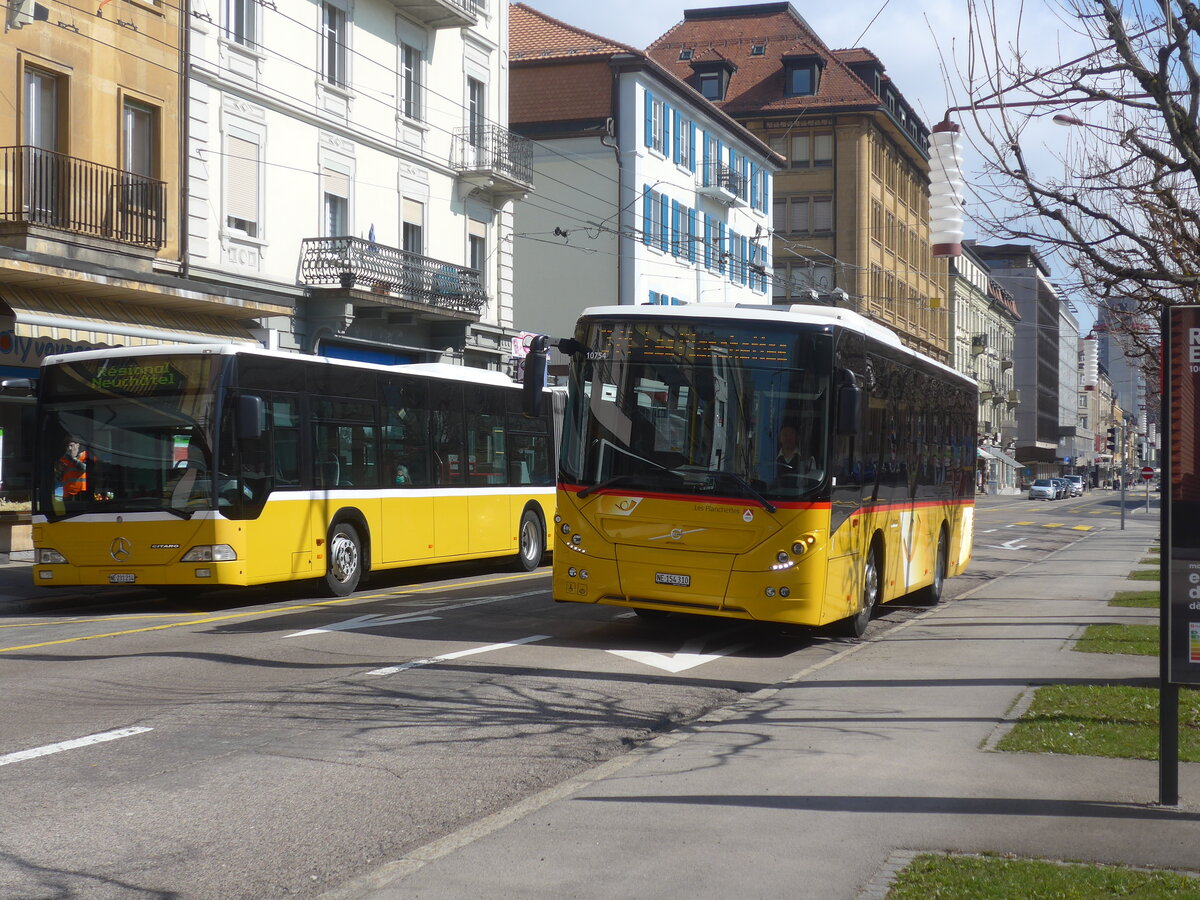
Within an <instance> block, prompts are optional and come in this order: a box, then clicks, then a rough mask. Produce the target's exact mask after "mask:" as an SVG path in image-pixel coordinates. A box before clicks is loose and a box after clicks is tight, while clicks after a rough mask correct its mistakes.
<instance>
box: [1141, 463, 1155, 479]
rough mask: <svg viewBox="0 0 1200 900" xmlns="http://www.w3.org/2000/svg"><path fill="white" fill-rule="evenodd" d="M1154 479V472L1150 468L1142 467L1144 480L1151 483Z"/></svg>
mask: <svg viewBox="0 0 1200 900" xmlns="http://www.w3.org/2000/svg"><path fill="white" fill-rule="evenodd" d="M1153 477H1154V470H1153V469H1152V468H1150V467H1149V466H1142V480H1143V481H1149V480H1150V479H1151V478H1153Z"/></svg>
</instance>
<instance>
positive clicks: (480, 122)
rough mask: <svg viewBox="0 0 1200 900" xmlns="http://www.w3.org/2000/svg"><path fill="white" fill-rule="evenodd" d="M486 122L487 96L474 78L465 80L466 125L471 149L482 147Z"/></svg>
mask: <svg viewBox="0 0 1200 900" xmlns="http://www.w3.org/2000/svg"><path fill="white" fill-rule="evenodd" d="M486 120H487V94H486V93H485V90H484V84H483V82H482V81H479V80H478V79H475V78H468V79H467V125H468V127H469V129H470V141H471V146H472V147H482V146H483V136H484V123H485V122H486Z"/></svg>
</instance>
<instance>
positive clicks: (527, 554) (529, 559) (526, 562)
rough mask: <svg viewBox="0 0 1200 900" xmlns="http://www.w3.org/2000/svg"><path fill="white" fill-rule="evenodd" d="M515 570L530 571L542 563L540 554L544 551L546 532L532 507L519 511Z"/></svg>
mask: <svg viewBox="0 0 1200 900" xmlns="http://www.w3.org/2000/svg"><path fill="white" fill-rule="evenodd" d="M517 547H518V550H517V556H516V565H517V570H518V571H521V572H532V571H533V570H534V569H536V568H537V567H538V566H540V565H541V564H542V554H543V553H545V551H546V532H545V531H544V530H543V528H542V520H541V518H539V517H538V514H537V513H535V512H534V511H533V510H532V509H527V510H525V512H523V513H521V527H520V530H519V531H518V532H517Z"/></svg>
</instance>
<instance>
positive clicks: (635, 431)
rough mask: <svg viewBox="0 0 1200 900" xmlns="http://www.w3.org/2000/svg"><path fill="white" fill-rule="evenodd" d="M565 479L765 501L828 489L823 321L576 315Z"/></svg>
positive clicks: (827, 356)
mask: <svg viewBox="0 0 1200 900" xmlns="http://www.w3.org/2000/svg"><path fill="white" fill-rule="evenodd" d="M577 338H578V339H580V340H581V341H582V343H583V344H584V347H585V348H586V349H585V350H584V351H583V352H581V353H580V354H579V355H578V356H577V357H576V362H575V365H573V366H572V378H573V383H572V385H571V391H570V394H569V397H570V400H569V401H568V402H569V406H568V409H567V411H566V417H565V420H564V438H563V448H562V449H563V452H562V458H561V469H562V475H563V479H564V480H565V481H567V482H570V483H574V484H577V485H581V486H583V487H584V492H585V493H588V492H591V491H596V490H601V489H604V488H606V487H609V486H611V487H613V488H620V489H642V490H659V491H666V492H671V493H683V494H695V495H713V494H717V495H722V496H739V497H747V498H750V499H756V500H757V501H758V502H760V503H762V504H763V505H764V506H767V507H768V508H770V507H771V505H772V504H771V502H770V501H775V500H799V499H815V498H816V497H818V496H819V495H821V494H822V493H823V492H825V491H826V485H827V481H828V479H827V460H828V455H829V418H830V414H829V410H830V395H831V390H830V373H831V371H832V356H833V339H832V336H831V335H830V334H829V333H828V332H827V331H826V330H825V329H823V328H821V327H814V328H812V329H810V330H795V329H792V330H785V329H783V328H782V327H781V328H778V329H776V328H772V327H770V326H768V325H765V324H762V323H745V324H743V323H737V322H728V323H726V322H724V321H717V322H686V323H676V322H668V321H656V320H651V319H635V320H632V321H604V320H596V321H585V322H584V323H582V327H581V330H580V333H579V334H578V335H577Z"/></svg>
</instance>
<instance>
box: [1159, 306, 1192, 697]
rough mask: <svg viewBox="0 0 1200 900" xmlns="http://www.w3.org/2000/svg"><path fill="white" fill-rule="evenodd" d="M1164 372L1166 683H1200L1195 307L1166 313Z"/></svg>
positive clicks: (1163, 495) (1176, 308)
mask: <svg viewBox="0 0 1200 900" xmlns="http://www.w3.org/2000/svg"><path fill="white" fill-rule="evenodd" d="M1168 315H1169V317H1170V321H1169V322H1168V323H1167V324H1168V327H1167V329H1166V337H1167V340H1166V342H1165V343H1166V346H1165V348H1164V349H1165V351H1166V353H1167V359H1166V366H1164V370H1165V371H1164V372H1163V374H1164V376H1165V378H1166V381H1167V385H1166V388H1167V390H1166V396H1165V397H1164V399H1165V400H1166V401H1167V403H1166V405H1167V406H1168V407H1169V416H1170V419H1169V420H1168V421H1167V422H1166V423H1165V424H1166V429H1167V434H1168V435H1169V439H1170V450H1169V455H1168V460H1167V466H1168V468H1167V473H1164V474H1169V478H1170V483H1169V484H1164V485H1163V487H1164V491H1163V494H1162V497H1163V506H1164V510H1163V512H1164V515H1165V516H1166V523H1165V524H1166V541H1167V546H1165V547H1164V548H1163V550H1164V551H1165V554H1166V555H1165V559H1166V565H1167V579H1166V580H1167V585H1166V587H1167V592H1166V595H1165V596H1164V597H1163V598H1162V601H1163V611H1164V618H1165V622H1164V625H1165V626H1166V630H1167V660H1166V663H1167V667H1166V671H1167V681H1169V682H1170V683H1172V684H1200V439H1198V438H1200V435H1198V430H1200V306H1180V307H1174V308H1172V309H1171V310H1170V312H1169V313H1168Z"/></svg>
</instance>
